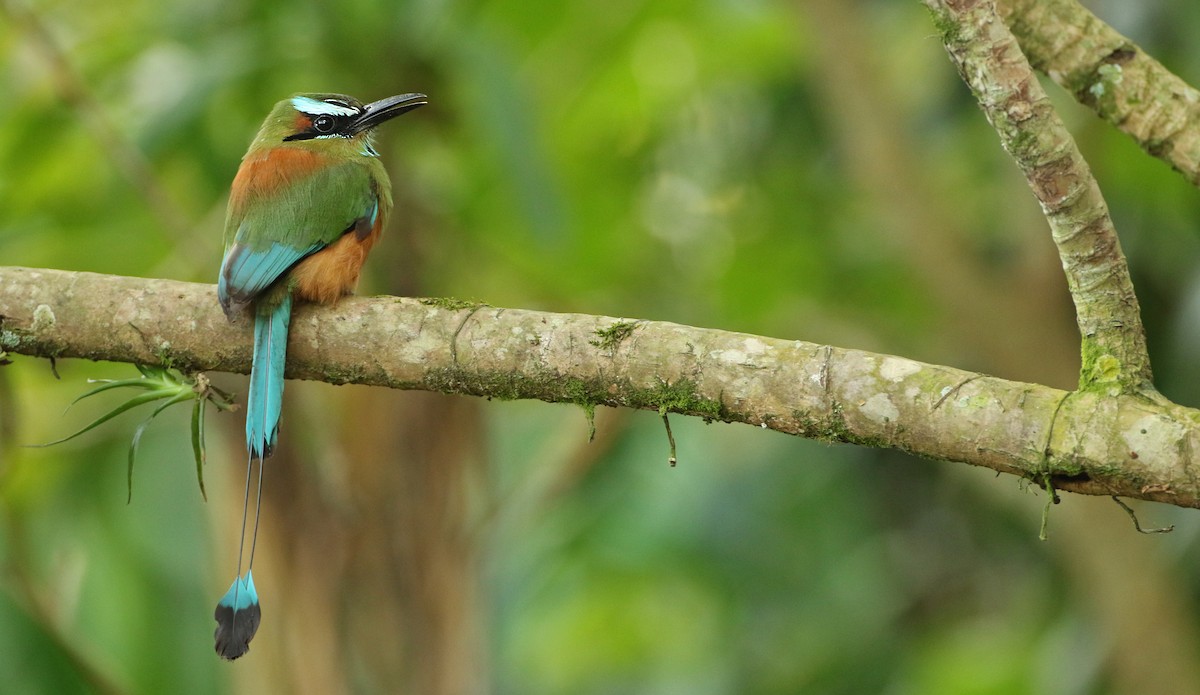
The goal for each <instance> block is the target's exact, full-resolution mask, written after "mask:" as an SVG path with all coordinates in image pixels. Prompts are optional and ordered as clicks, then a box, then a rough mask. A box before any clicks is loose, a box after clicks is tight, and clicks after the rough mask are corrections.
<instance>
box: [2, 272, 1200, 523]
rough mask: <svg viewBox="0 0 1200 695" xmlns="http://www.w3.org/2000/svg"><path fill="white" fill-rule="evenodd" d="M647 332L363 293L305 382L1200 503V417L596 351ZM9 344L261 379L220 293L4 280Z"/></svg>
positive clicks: (1071, 397) (777, 358)
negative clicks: (699, 429) (767, 440)
mask: <svg viewBox="0 0 1200 695" xmlns="http://www.w3.org/2000/svg"><path fill="white" fill-rule="evenodd" d="M628 323H629V322H625V321H618V320H617V319H614V318H611V317H606V316H590V315H583V314H554V313H546V312H537V311H524V310H519V309H500V308H495V307H489V306H485V305H479V304H471V305H465V306H459V305H455V304H446V303H434V304H427V303H424V302H422V301H421V300H417V299H405V298H399V297H370V298H359V297H351V298H348V299H346V300H345V301H343V302H341V303H340V304H339V305H338V306H337V307H333V308H327V307H315V306H302V307H299V308H298V309H297V311H296V313H295V316H294V318H293V322H292V330H291V333H290V336H289V338H290V342H289V347H288V367H287V376H288V377H290V378H293V379H317V380H321V381H327V382H330V383H334V384H344V383H359V384H373V385H378V386H389V387H393V388H405V389H424V390H431V391H441V392H444V393H458V394H470V395H476V396H486V397H490V398H534V399H540V400H544V401H549V402H567V403H577V404H580V405H583V406H584V407H585V408H590V407H594V406H596V405H607V406H614V407H630V408H640V409H646V410H653V411H657V412H660V413H667V412H670V413H680V414H684V415H692V416H696V417H701V418H704V419H705V420H706V421H723V422H741V423H747V424H750V425H754V426H757V427H762V428H768V429H774V430H777V431H780V432H786V433H789V434H794V435H799V436H803V437H810V438H815V439H819V440H822V441H828V442H849V443H855V444H861V445H866V446H877V447H891V448H895V449H900V450H903V451H907V452H911V453H913V454H917V455H920V456H925V457H929V458H934V459H944V460H948V461H956V462H963V463H970V464H973V465H978V466H985V467H988V468H992V469H995V470H997V471H1002V472H1005V473H1012V474H1015V475H1019V476H1022V477H1024V478H1028V479H1030V480H1034V481H1037V482H1038V484H1039V486H1041V485H1042V484H1043V483H1046V482H1047V481H1049V484H1050V485H1051V486H1052V487H1053V488H1055V489H1058V490H1066V491H1075V492H1081V493H1086V494H1097V495H1120V496H1122V497H1133V498H1140V499H1148V500H1157V501H1161V502H1168V503H1171V504H1176V505H1180V506H1191V507H1200V479H1198V478H1197V477H1196V476H1195V475H1194V473H1193V472H1192V471H1191V468H1190V466H1191V452H1193V451H1200V412H1197V411H1195V410H1191V409H1188V408H1183V407H1180V406H1177V405H1173V404H1170V403H1162V402H1152V401H1149V400H1147V399H1145V398H1142V397H1139V396H1133V395H1108V394H1103V393H1099V392H1096V391H1087V392H1073V393H1067V392H1065V391H1060V390H1057V389H1053V388H1049V387H1045V386H1039V385H1035V384H1026V383H1020V382H1013V381H1006V380H1004V379H997V378H994V377H989V376H985V375H982V374H976V373H972V372H966V371H962V370H959V369H954V368H952V367H942V366H936V365H930V364H922V363H920V362H914V361H912V360H908V359H904V358H901V357H892V356H888V355H879V354H873V353H869V352H862V351H859V350H846V349H842V348H835V347H829V346H822V345H816V344H813V343H807V342H804V341H799V340H783V339H778V338H765V337H758V336H753V335H747V334H743V333H731V332H728V331H721V330H713V329H706V328H694V327H690V326H681V325H677V324H672V323H664V322H657V321H638V322H636V327H634V328H632V329H631V330H628V331H624V330H623V331H622V333H623V334H624V335H623V337H622V339H621V340H619V341H618V340H615V337H616V336H615V335H614V336H613V337H614V340H612V341H603V340H600V341H598V340H597V336H598V335H604V334H605V332H606V331H610V332H611V331H612V328H613V326H615V325H621V324H628ZM629 325H632V324H629ZM597 343H600V344H597ZM0 350H7V351H8V352H10V353H12V354H19V355H32V356H38V357H85V358H89V359H96V360H112V361H121V362H135V363H144V364H157V363H161V362H162V361H164V360H167V359H169V360H170V361H171V363H172V364H173V365H174V366H175V367H177V368H180V369H183V370H185V371H188V372H195V371H204V370H222V371H230V372H242V373H245V372H247V371H249V369H250V353H251V330H250V326H249V325H248V323H247V324H242V325H231V324H229V323H228V322H227V321H226V319H225V317H224V315H223V314H222V313H221V310H220V307H219V306H218V305H217V301H216V295H215V288H214V287H213V286H212V285H202V284H195V283H183V282H174V281H170V280H146V279H140V278H128V277H116V276H109V275H95V274H91V273H74V272H65V271H58V270H33V269H26V268H5V267H0Z"/></svg>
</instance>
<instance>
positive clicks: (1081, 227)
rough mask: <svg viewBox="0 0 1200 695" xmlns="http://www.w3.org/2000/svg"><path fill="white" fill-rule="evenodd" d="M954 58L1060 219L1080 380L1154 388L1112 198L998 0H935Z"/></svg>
mask: <svg viewBox="0 0 1200 695" xmlns="http://www.w3.org/2000/svg"><path fill="white" fill-rule="evenodd" d="M925 4H926V5H927V6H929V8H930V10H931V11H932V12H933V16H934V21H935V23H936V24H937V26H938V29H939V30H940V32H941V34H942V41H943V43H944V44H945V46H946V50H947V52H948V53H949V54H950V58H951V59H952V60H953V61H954V64H955V65H956V66H957V67H958V71H959V73H960V74H961V75H962V78H963V80H964V81H965V82H966V83H967V85H968V86H969V87H970V88H971V92H972V93H973V94H974V95H975V98H976V100H977V101H978V102H979V105H980V107H981V108H982V109H983V112H984V114H985V115H986V116H987V119H988V121H989V122H990V123H991V124H992V127H993V128H995V129H996V132H997V133H998V134H999V135H1000V143H1001V144H1002V145H1003V146H1004V149H1005V150H1006V151H1007V152H1008V153H1009V155H1011V156H1012V158H1013V159H1014V160H1016V162H1017V166H1018V167H1019V168H1020V169H1021V172H1022V173H1023V174H1024V175H1025V178H1026V180H1027V181H1028V182H1029V186H1030V188H1031V189H1033V194H1034V196H1035V197H1036V198H1037V199H1038V202H1039V203H1040V204H1041V207H1042V212H1043V213H1044V214H1045V216H1046V219H1047V220H1048V221H1049V223H1050V231H1051V235H1052V236H1053V238H1054V243H1055V245H1056V246H1057V247H1058V254H1059V259H1060V260H1061V262H1062V266H1063V272H1064V273H1065V274H1066V277H1067V285H1068V287H1069V288H1070V291H1071V299H1072V301H1073V302H1074V303H1075V314H1076V321H1077V323H1078V325H1079V332H1080V334H1081V336H1082V339H1083V367H1082V370H1081V373H1080V377H1079V382H1080V388H1082V389H1088V388H1102V389H1106V390H1117V391H1124V392H1132V391H1141V392H1144V393H1151V392H1153V386H1152V384H1151V379H1152V373H1151V369H1150V358H1149V356H1148V354H1147V352H1146V336H1145V331H1144V330H1143V328H1142V321H1141V315H1140V311H1139V308H1138V301H1137V296H1136V295H1135V294H1134V291H1133V283H1132V282H1131V281H1130V278H1129V267H1128V265H1127V264H1126V263H1125V255H1124V254H1123V253H1122V252H1121V245H1120V242H1119V241H1118V240H1117V233H1116V229H1115V228H1114V226H1113V222H1112V218H1111V217H1109V214H1108V206H1107V205H1106V204H1105V202H1104V198H1103V197H1102V195H1101V194H1100V187H1099V186H1098V185H1097V183H1096V179H1095V178H1094V177H1093V176H1092V173H1091V170H1090V169H1089V168H1088V166H1087V163H1086V162H1085V161H1084V159H1083V155H1081V154H1080V152H1079V149H1078V148H1077V147H1076V146H1075V141H1074V140H1073V139H1072V138H1071V134H1070V133H1069V132H1068V131H1067V129H1066V126H1065V125H1064V124H1063V122H1062V120H1061V119H1060V118H1059V117H1058V114H1057V113H1055V111H1054V108H1053V107H1052V106H1051V104H1050V101H1049V99H1048V98H1047V96H1046V93H1045V91H1044V90H1043V89H1042V87H1041V84H1039V83H1038V81H1037V77H1036V75H1035V74H1034V72H1033V68H1032V67H1030V65H1029V61H1028V60H1026V58H1025V55H1024V54H1023V53H1021V49H1020V48H1019V47H1018V46H1017V40H1016V39H1015V38H1014V37H1013V35H1012V33H1011V32H1010V31H1009V30H1008V27H1007V26H1005V24H1004V22H1003V21H1001V20H1000V18H999V16H998V15H997V14H996V6H995V3H994V2H993V0H925Z"/></svg>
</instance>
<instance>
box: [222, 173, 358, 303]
mask: <svg viewBox="0 0 1200 695" xmlns="http://www.w3.org/2000/svg"><path fill="white" fill-rule="evenodd" d="M364 164H365V162H358V161H356V160H350V161H347V162H343V163H341V164H336V165H331V166H328V167H323V168H320V169H318V170H316V171H314V172H313V173H312V174H310V175H308V176H304V177H301V178H298V179H292V180H291V181H289V183H288V185H286V186H284V187H282V188H280V189H276V190H274V191H272V193H271V195H270V196H268V195H266V194H262V193H256V192H255V190H256V189H255V190H252V191H251V192H250V193H249V194H248V195H247V196H246V197H245V200H244V202H243V204H242V205H240V206H236V207H234V206H231V207H230V210H229V215H228V217H227V218H226V223H225V237H226V249H225V258H224V260H223V261H222V263H221V275H220V278H219V280H218V283H217V293H218V296H219V297H220V299H221V305H222V306H223V307H225V310H226V311H227V312H229V313H232V312H233V311H234V310H235V309H237V308H240V307H241V306H243V305H245V304H246V303H248V302H250V301H251V300H253V299H254V298H255V297H256V296H258V295H259V294H261V293H262V292H263V291H264V290H266V289H267V288H268V287H270V286H271V285H272V284H273V283H274V282H275V281H276V280H278V279H279V278H280V277H282V276H283V275H285V274H286V273H287V271H288V270H289V269H291V267H292V266H294V265H295V264H296V263H298V262H299V261H301V260H303V259H304V258H305V257H306V256H308V255H310V254H313V253H316V252H317V251H320V250H321V249H323V248H325V247H326V246H328V245H329V244H331V243H333V242H334V241H336V240H337V239H338V237H340V236H341V235H342V234H344V233H345V232H347V231H349V230H351V229H353V228H354V226H355V223H356V221H357V220H359V219H360V218H362V217H364V216H367V215H369V216H373V215H374V212H373V211H375V210H377V208H378V204H379V203H378V192H377V185H376V183H375V181H374V179H373V177H372V175H371V169H370V168H369V166H364Z"/></svg>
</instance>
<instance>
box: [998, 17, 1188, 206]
mask: <svg viewBox="0 0 1200 695" xmlns="http://www.w3.org/2000/svg"><path fill="white" fill-rule="evenodd" d="M997 4H998V5H999V9H1000V13H1001V15H1003V16H1004V19H1005V20H1006V21H1007V22H1008V24H1009V26H1010V27H1011V28H1012V32H1013V34H1015V35H1016V37H1017V41H1019V42H1020V44H1021V50H1023V51H1024V52H1025V55H1027V56H1029V60H1030V62H1031V63H1032V64H1033V66H1034V67H1035V68H1037V69H1038V70H1041V71H1042V72H1044V73H1046V74H1047V75H1048V76H1049V77H1050V79H1052V80H1054V81H1055V82H1057V83H1058V84H1059V85H1061V86H1062V87H1063V88H1064V89H1066V90H1067V91H1068V92H1070V93H1071V94H1072V95H1074V97H1075V99H1076V100H1078V101H1079V103H1081V104H1083V105H1084V106H1087V107H1088V108H1090V109H1092V110H1093V111H1095V112H1096V115H1098V116H1100V117H1101V118H1103V119H1104V120H1106V121H1108V122H1109V123H1111V124H1113V125H1114V126H1116V127H1117V129H1119V130H1121V131H1122V132H1124V133H1125V134H1127V135H1129V136H1130V137H1131V138H1133V139H1134V141H1135V142H1137V143H1138V145H1140V146H1141V147H1142V149H1143V150H1145V151H1146V152H1147V153H1148V154H1150V155H1151V156H1154V157H1157V158H1159V159H1161V160H1163V161H1164V162H1166V163H1168V164H1170V165H1171V167H1172V168H1174V169H1175V170H1176V171H1178V172H1179V173H1181V174H1183V176H1184V177H1185V178H1187V180H1188V181H1190V182H1191V183H1192V185H1193V186H1200V91H1197V90H1196V88H1195V87H1192V86H1191V85H1189V84H1188V83H1186V82H1184V81H1183V80H1182V79H1180V78H1179V77H1178V76H1177V75H1175V74H1174V73H1172V72H1171V71H1170V70H1168V69H1167V68H1166V67H1164V66H1163V65H1162V63H1159V62H1158V61H1157V60H1155V59H1154V58H1152V57H1150V56H1149V55H1147V54H1146V53H1145V52H1144V51H1142V49H1141V48H1140V47H1138V45H1137V44H1135V43H1134V42H1133V41H1130V40H1129V39H1127V38H1126V37H1124V36H1122V35H1121V34H1120V33H1118V32H1117V31H1116V30H1115V29H1113V28H1112V27H1110V26H1109V25H1107V24H1105V23H1104V22H1103V21H1101V20H1100V18H1099V17H1097V16H1096V15H1094V14H1092V13H1091V12H1090V11H1088V9H1087V8H1085V7H1083V6H1082V5H1080V4H1079V3H1078V2H1076V1H1075V0H999V2H998V3H997Z"/></svg>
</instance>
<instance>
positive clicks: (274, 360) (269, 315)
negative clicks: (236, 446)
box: [246, 294, 292, 459]
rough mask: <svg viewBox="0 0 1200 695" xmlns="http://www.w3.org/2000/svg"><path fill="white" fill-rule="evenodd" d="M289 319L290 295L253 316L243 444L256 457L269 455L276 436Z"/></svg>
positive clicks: (290, 315)
mask: <svg viewBox="0 0 1200 695" xmlns="http://www.w3.org/2000/svg"><path fill="white" fill-rule="evenodd" d="M291 318H292V297H291V295H290V294H288V295H285V296H284V298H283V301H282V302H280V303H279V304H278V305H277V306H275V307H274V308H271V309H260V310H259V311H258V312H256V313H255V317H254V366H253V367H252V368H251V371H250V395H249V397H248V398H247V399H246V400H247V403H246V447H247V448H248V449H249V450H250V455H251V456H253V457H256V458H259V459H262V458H266V457H267V456H270V455H271V451H272V450H273V449H274V448H275V440H276V438H277V436H278V435H279V413H280V406H281V405H282V403H283V364H284V359H285V357H286V355H287V335H288V323H289V321H290V320H291Z"/></svg>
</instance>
